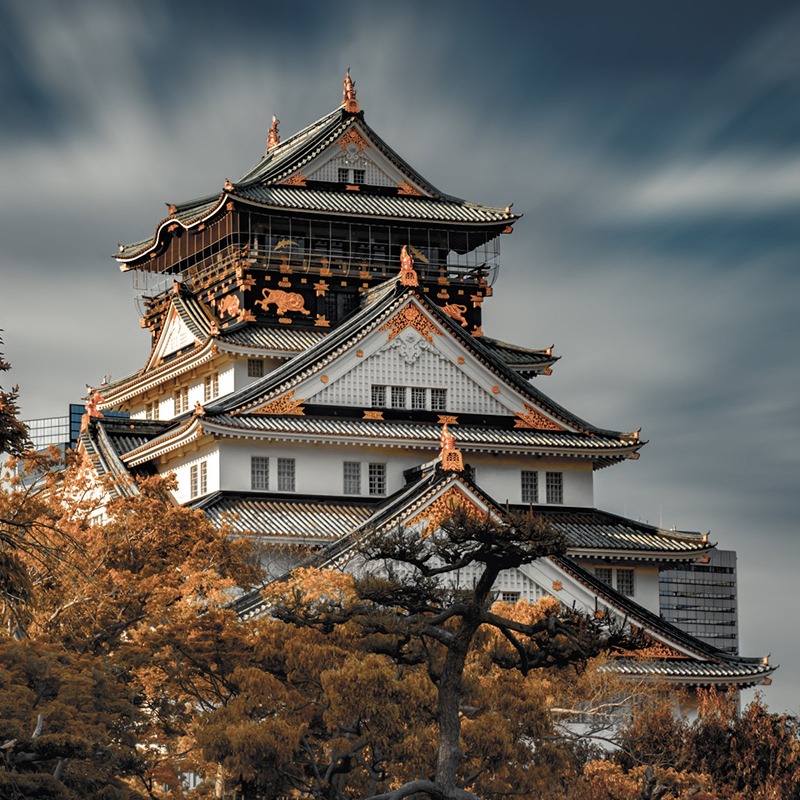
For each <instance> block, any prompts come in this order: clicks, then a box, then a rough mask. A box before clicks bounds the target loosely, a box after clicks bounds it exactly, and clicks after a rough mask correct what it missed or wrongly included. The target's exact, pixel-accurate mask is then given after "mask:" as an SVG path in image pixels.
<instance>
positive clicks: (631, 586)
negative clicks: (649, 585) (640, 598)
mask: <svg viewBox="0 0 800 800" xmlns="http://www.w3.org/2000/svg"><path fill="white" fill-rule="evenodd" d="M594 574H595V577H596V578H597V579H598V580H600V581H602V582H603V583H604V584H605V585H606V586H610V587H611V588H612V589H616V590H617V591H618V592H619V593H620V594H623V595H625V596H626V597H633V596H634V595H635V593H636V580H635V571H634V570H633V568H632V567H616V568H612V567H596V568H595V571H594Z"/></svg>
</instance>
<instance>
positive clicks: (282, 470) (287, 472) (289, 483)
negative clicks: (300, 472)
mask: <svg viewBox="0 0 800 800" xmlns="http://www.w3.org/2000/svg"><path fill="white" fill-rule="evenodd" d="M294 490H295V489H294V459H293V458H279V459H278V491H279V492H293V491H294Z"/></svg>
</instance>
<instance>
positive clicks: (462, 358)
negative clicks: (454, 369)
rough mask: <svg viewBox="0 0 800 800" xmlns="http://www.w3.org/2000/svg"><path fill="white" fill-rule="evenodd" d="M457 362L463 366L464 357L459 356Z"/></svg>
mask: <svg viewBox="0 0 800 800" xmlns="http://www.w3.org/2000/svg"><path fill="white" fill-rule="evenodd" d="M457 361H458V363H459V364H463V363H464V356H459V357H458V359H457Z"/></svg>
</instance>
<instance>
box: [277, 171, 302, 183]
mask: <svg viewBox="0 0 800 800" xmlns="http://www.w3.org/2000/svg"><path fill="white" fill-rule="evenodd" d="M307 180H308V178H307V177H306V176H305V175H301V174H300V173H299V172H298V173H297V174H295V175H291V176H290V177H288V178H287V179H286V180H285V181H283V183H282V184H281V185H282V186H305V185H306V181H307Z"/></svg>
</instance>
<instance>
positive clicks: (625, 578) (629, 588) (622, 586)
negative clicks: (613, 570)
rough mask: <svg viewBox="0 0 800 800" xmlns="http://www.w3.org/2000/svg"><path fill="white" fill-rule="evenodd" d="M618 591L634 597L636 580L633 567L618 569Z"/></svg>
mask: <svg viewBox="0 0 800 800" xmlns="http://www.w3.org/2000/svg"><path fill="white" fill-rule="evenodd" d="M617 591H618V592H619V593H620V594H624V595H625V596H626V597H633V594H634V580H633V570H632V569H627V568H626V569H618V570H617Z"/></svg>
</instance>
